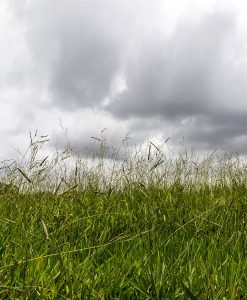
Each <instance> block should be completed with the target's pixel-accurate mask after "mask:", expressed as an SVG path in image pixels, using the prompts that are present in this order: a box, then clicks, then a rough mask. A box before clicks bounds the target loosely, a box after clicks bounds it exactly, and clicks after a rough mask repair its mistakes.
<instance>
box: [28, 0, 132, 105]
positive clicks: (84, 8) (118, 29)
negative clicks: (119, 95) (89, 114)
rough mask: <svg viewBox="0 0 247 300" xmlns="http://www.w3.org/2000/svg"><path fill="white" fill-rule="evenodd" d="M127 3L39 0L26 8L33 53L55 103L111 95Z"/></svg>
mask: <svg viewBox="0 0 247 300" xmlns="http://www.w3.org/2000/svg"><path fill="white" fill-rule="evenodd" d="M124 8H125V5H124V4H122V5H116V4H115V3H114V1H110V0H106V1H104V2H103V1H98V0H93V1H92V0H90V1H89V0H84V1H79V0H73V1H58V0H55V1H38V0H37V1H35V2H33V4H32V5H30V7H29V8H28V9H27V11H26V20H27V24H28V25H27V37H28V42H29V45H30V49H31V53H32V55H33V57H34V59H35V61H36V62H38V67H39V68H41V70H44V72H46V74H47V76H48V78H49V90H50V92H51V94H52V96H53V100H54V101H55V103H56V105H59V106H61V107H65V108H74V109H76V107H78V106H80V107H85V106H93V105H95V104H97V103H100V102H101V101H102V100H103V98H104V97H106V96H107V95H108V93H109V90H110V86H111V82H112V80H113V79H114V77H115V75H116V74H117V72H118V71H119V69H120V67H121V65H120V62H121V56H122V49H123V47H124V42H125V39H126V31H125V30H124V29H125V28H124V27H125V21H126V24H128V23H127V22H128V19H127V20H125V18H126V17H128V14H127V16H126V15H125V14H124V13H123V14H122V10H124ZM130 22H131V20H130ZM124 35H125V36H124Z"/></svg>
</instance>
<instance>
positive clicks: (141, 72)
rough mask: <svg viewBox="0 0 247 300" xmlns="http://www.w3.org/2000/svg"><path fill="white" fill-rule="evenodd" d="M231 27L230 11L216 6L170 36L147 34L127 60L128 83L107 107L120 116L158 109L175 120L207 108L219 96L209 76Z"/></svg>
mask: <svg viewBox="0 0 247 300" xmlns="http://www.w3.org/2000/svg"><path fill="white" fill-rule="evenodd" d="M233 29H234V15H231V14H225V13H224V14H223V13H219V12H218V13H214V14H213V15H206V16H204V17H203V18H202V20H201V22H200V24H190V23H187V22H185V23H184V24H183V23H181V24H179V25H178V27H177V29H176V31H175V32H174V34H173V35H172V37H171V38H170V39H168V40H164V39H163V40H162V37H161V36H159V35H157V36H155V37H150V36H149V37H147V40H146V41H144V42H143V46H142V47H141V51H140V52H138V53H137V57H135V58H133V59H132V60H131V61H130V62H129V64H128V65H127V66H126V73H125V76H126V82H127V86H128V89H127V90H126V91H124V92H123V93H122V94H120V95H118V96H117V98H116V99H115V101H113V103H112V104H111V105H109V107H108V110H109V111H111V112H112V113H113V114H114V115H117V116H118V117H120V118H128V117H132V116H145V117H147V116H152V115H154V114H157V115H160V116H163V117H165V118H172V119H173V120H174V119H181V118H184V117H187V116H193V115H200V114H205V113H208V111H209V109H210V105H212V106H214V101H217V99H216V98H215V97H216V95H215V93H214V85H217V82H214V81H213V80H212V78H213V77H214V76H215V72H219V71H220V70H219V68H220V67H221V64H222V61H221V60H222V54H223V50H224V45H225V43H226V42H227V36H228V35H229V34H230V33H231V32H232V31H233Z"/></svg>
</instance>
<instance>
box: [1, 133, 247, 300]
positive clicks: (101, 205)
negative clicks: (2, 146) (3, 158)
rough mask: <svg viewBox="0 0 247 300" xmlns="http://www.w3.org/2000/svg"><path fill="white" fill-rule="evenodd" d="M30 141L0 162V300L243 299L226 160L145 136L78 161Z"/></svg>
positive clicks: (239, 165)
mask: <svg viewBox="0 0 247 300" xmlns="http://www.w3.org/2000/svg"><path fill="white" fill-rule="evenodd" d="M42 145H43V143H42V139H41V140H40V139H39V140H37V141H33V140H32V143H31V144H30V147H29V150H28V151H27V154H28V155H29V156H28V158H27V157H25V159H23V160H22V161H20V162H13V163H9V162H3V163H2V170H3V172H2V180H1V184H0V258H1V260H0V298H1V299H247V275H246V274H247V270H246V267H247V255H246V254H247V238H246V235H247V228H246V224H247V185H246V182H247V177H246V172H245V169H246V165H245V164H244V163H243V162H242V161H241V160H240V159H239V158H238V157H236V156H235V157H232V156H225V157H224V158H220V157H217V156H215V154H214V155H208V156H207V157H206V158H204V159H201V160H197V159H196V157H195V156H194V154H193V153H192V154H190V155H189V154H188V153H187V152H184V153H183V154H180V155H179V156H176V157H174V158H172V156H169V155H168V154H166V152H165V151H163V150H162V149H161V148H160V147H158V146H156V145H154V144H153V143H152V144H149V146H148V147H147V148H146V149H144V150H143V151H141V152H135V155H133V154H132V153H130V152H129V153H127V152H126V153H127V154H126V156H125V157H122V159H121V160H120V159H119V160H117V159H115V160H114V161H113V163H112V162H111V164H110V163H109V162H108V165H106V161H107V158H106V156H107V153H106V152H105V149H106V147H105V144H103V146H102V140H101V144H100V148H99V149H100V153H99V154H100V155H99V156H95V160H93V161H91V162H90V163H87V162H86V161H85V160H83V159H82V158H80V156H79V155H76V153H72V152H71V151H72V150H71V149H70V148H67V149H65V150H64V151H62V152H61V153H59V152H57V153H55V155H54V156H53V157H52V158H51V159H50V158H46V157H41V158H38V151H39V150H40V147H41V146H42ZM66 157H67V158H66ZM68 160H69V163H67V164H66V161H68ZM161 161H162V162H161ZM109 166H110V172H109Z"/></svg>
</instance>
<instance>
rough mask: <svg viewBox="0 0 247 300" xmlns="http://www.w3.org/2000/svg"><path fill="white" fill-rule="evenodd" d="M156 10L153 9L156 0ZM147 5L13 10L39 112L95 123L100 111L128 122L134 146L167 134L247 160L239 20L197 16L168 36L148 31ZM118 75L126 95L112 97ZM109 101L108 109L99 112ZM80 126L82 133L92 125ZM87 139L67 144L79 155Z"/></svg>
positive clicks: (46, 5) (77, 2) (29, 5)
mask: <svg viewBox="0 0 247 300" xmlns="http://www.w3.org/2000/svg"><path fill="white" fill-rule="evenodd" d="M11 2H12V3H14V4H16V3H19V2H18V1H17V0H11ZM154 2H155V5H153V6H155V7H156V8H159V6H160V4H161V2H162V1H160V0H157V1H154ZM153 6H152V5H151V4H150V1H149V0H136V1H128V0H125V1H115V0H104V1H101V0H82V1H81V0H71V1H68V0H67V1H66V0H53V1H48V0H47V1H44V0H35V1H30V2H29V1H25V5H24V6H22V5H20V4H18V7H17V8H16V11H15V13H16V15H17V16H18V18H22V24H25V28H26V31H25V32H26V36H25V38H26V42H27V45H28V47H29V51H30V56H31V60H32V64H33V65H32V68H31V71H29V72H30V73H31V72H33V74H30V73H28V76H27V77H29V75H30V78H31V77H32V79H33V80H38V78H39V77H40V78H41V80H43V81H44V83H43V85H42V88H43V86H44V85H45V84H46V82H47V94H49V96H50V99H51V102H48V105H47V107H46V109H49V107H52V106H53V107H59V110H60V111H63V112H64V113H65V114H67V117H68V115H69V113H68V110H69V111H70V113H73V112H74V113H75V114H76V111H78V109H79V108H87V107H91V108H92V109H93V111H95V118H97V117H98V115H97V114H98V113H99V112H102V111H101V110H102V109H104V110H105V112H107V113H110V114H111V116H110V115H108V116H109V119H110V118H112V120H114V122H116V123H117V122H118V121H119V120H121V122H123V121H126V123H125V124H128V128H129V130H130V131H131V132H132V134H133V136H134V137H136V138H137V141H138V143H141V142H143V140H145V139H146V138H148V135H150V134H151V135H152V134H154V135H155V133H156V132H157V133H160V132H162V133H163V135H164V136H165V137H168V136H170V135H171V134H172V132H174V133H175V134H176V135H180V136H184V137H185V139H187V140H188V141H189V143H190V144H191V145H196V146H198V147H200V148H205V149H207V148H210V147H214V146H219V147H222V148H225V149H226V150H229V149H230V150H231V149H236V150H237V149H239V151H245V152H246V149H247V148H246V149H245V150H244V147H245V144H247V142H246V143H245V139H246V136H245V128H247V126H246V125H247V122H246V121H245V119H247V118H246V116H247V105H246V104H245V102H246V97H247V82H246V78H247V76H246V75H247V73H246V70H247V68H246V67H247V66H246V64H247V63H246V62H245V61H244V59H245V58H244V56H245V53H244V52H245V51H243V50H241V49H240V47H239V45H240V46H241V42H240V43H239V41H238V43H239V44H237V41H236V24H237V17H236V14H235V13H233V12H231V11H229V10H224V9H222V10H218V11H214V12H211V13H209V12H207V13H204V14H202V15H201V16H200V18H191V19H190V18H186V17H184V16H181V17H180V18H179V21H178V23H177V24H176V27H175V29H174V30H173V31H172V32H171V34H170V36H169V37H167V35H166V34H163V33H164V32H165V31H166V28H165V27H166V23H165V19H164V20H163V23H162V22H160V23H159V25H158V27H159V28H158V27H157V28H156V27H155V26H154V27H152V26H153V25H152V24H153V23H155V22H153V21H154V18H155V16H156V13H157V11H155V9H154V10H152V9H153ZM156 29H157V30H156ZM238 48H239V49H238ZM241 58H243V62H242V61H241ZM35 72H36V73H37V74H36V75H37V76H34V73H35ZM18 74H22V72H21V71H20V72H19V73H18ZM119 74H124V78H125V80H126V85H127V89H126V90H124V91H123V92H120V93H111V85H112V82H113V80H114V78H115V77H116V76H117V75H119ZM17 77H18V76H16V77H15V78H14V79H13V81H15V80H16V81H18V80H19V79H18V78H17ZM44 78H46V80H44ZM12 84H13V85H16V83H15V82H12ZM107 97H110V98H111V99H110V101H109V104H108V105H104V104H102V101H103V99H104V98H107ZM94 109H95V110H94ZM56 118H57V116H56ZM84 121H85V123H87V124H86V125H87V126H88V127H89V128H90V127H92V126H91V125H90V122H94V121H93V119H92V118H91V119H90V118H87V117H85V116H84V119H83V122H84ZM116 123H112V124H116ZM121 124H122V123H121ZM80 125H82V124H79V122H78V123H77V124H75V125H73V126H75V127H76V126H77V127H80ZM100 125H101V124H100ZM97 126H98V125H97ZM102 127H103V128H104V127H105V126H103V124H102ZM103 128H99V130H100V129H103ZM114 134H115V135H117V134H118V132H114ZM81 141H83V142H81ZM84 141H85V135H83V136H79V135H77V136H73V137H72V142H73V144H74V145H76V146H78V147H81V146H82V144H84ZM112 141H113V143H114V144H115V145H117V144H118V141H117V139H114V138H113V140H112ZM233 141H234V142H233ZM86 145H88V147H89V148H90V147H91V142H89V143H88V142H86ZM238 147H239V148H238Z"/></svg>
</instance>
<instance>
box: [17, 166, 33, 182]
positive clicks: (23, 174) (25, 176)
mask: <svg viewBox="0 0 247 300" xmlns="http://www.w3.org/2000/svg"><path fill="white" fill-rule="evenodd" d="M17 170H18V171H19V172H20V173H21V175H22V176H23V177H24V178H25V179H26V180H27V181H28V182H30V183H33V182H32V180H31V179H30V178H29V177H28V176H27V174H25V173H24V172H23V171H22V170H21V169H20V168H17Z"/></svg>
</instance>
